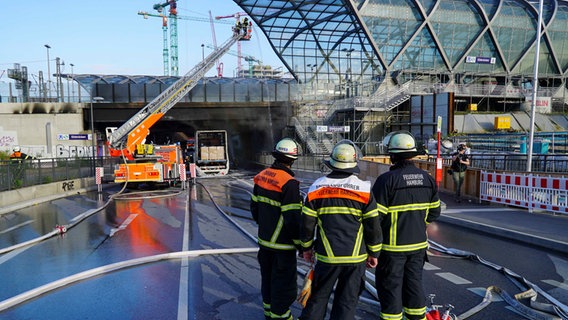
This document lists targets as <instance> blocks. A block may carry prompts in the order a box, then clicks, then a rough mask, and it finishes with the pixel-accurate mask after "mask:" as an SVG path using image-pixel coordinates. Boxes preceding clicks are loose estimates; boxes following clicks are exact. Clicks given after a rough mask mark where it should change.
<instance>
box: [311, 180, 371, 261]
mask: <svg viewBox="0 0 568 320" xmlns="http://www.w3.org/2000/svg"><path fill="white" fill-rule="evenodd" d="M316 225H317V230H318V231H317V236H316V235H315V229H316ZM314 237H315V240H314ZM300 239H301V243H302V247H303V248H304V249H311V248H312V247H314V249H315V253H316V258H317V260H318V261H320V262H324V263H328V264H357V263H361V262H364V261H365V260H366V259H367V257H368V254H370V255H372V256H374V257H378V256H379V253H380V250H381V245H382V237H381V229H380V216H379V212H378V209H377V203H376V202H375V198H374V196H373V195H372V194H371V183H370V182H369V181H363V180H361V179H359V178H358V177H357V176H355V175H351V174H347V173H340V172H332V173H331V174H329V175H327V176H325V177H322V178H319V179H318V180H316V181H315V182H314V183H313V184H312V185H311V186H310V189H309V191H308V194H307V196H306V199H305V201H304V208H303V210H302V230H301V235H300Z"/></svg>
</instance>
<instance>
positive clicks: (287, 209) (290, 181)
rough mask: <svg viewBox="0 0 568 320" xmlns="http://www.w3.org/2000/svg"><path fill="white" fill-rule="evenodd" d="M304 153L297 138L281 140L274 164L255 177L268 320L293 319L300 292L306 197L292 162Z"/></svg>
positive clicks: (254, 203) (255, 210)
mask: <svg viewBox="0 0 568 320" xmlns="http://www.w3.org/2000/svg"><path fill="white" fill-rule="evenodd" d="M300 153H301V148H300V146H299V145H298V144H297V143H296V141H294V140H293V139H289V138H284V139H282V140H280V141H279V142H278V143H277V144H276V146H275V148H274V151H273V152H272V156H273V157H274V159H275V160H274V163H273V164H272V166H271V167H270V168H267V169H265V170H263V171H261V172H260V173H259V174H258V175H256V176H255V177H254V189H253V195H252V198H251V203H250V210H251V213H252V216H253V218H254V220H255V221H256V223H257V224H258V245H259V251H258V262H259V264H260V274H261V293H262V304H263V307H264V316H265V318H266V319H292V314H291V312H290V306H291V305H292V303H293V302H294V300H295V299H296V295H297V278H296V277H297V275H296V272H297V270H296V265H297V260H296V250H297V249H301V247H300V245H299V244H300V242H299V234H300V220H301V212H302V196H301V195H300V182H299V181H298V180H296V179H295V178H294V172H293V171H292V170H291V167H292V164H293V163H294V161H295V160H296V159H297V158H298V155H299V154H300Z"/></svg>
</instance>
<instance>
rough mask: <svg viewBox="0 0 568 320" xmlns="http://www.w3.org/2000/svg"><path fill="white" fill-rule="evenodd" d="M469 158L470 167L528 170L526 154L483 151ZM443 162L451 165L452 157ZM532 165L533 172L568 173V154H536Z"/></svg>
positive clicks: (431, 157)
mask: <svg viewBox="0 0 568 320" xmlns="http://www.w3.org/2000/svg"><path fill="white" fill-rule="evenodd" d="M469 159H470V166H469V167H470V168H475V169H480V170H498V171H513V172H514V171H516V172H526V169H527V155H526V154H518V153H517V154H515V153H511V154H499V153H481V154H470V155H469ZM428 161H429V162H435V161H436V156H434V155H430V156H429V157H428ZM443 163H444V164H445V165H448V166H450V165H451V164H452V159H451V157H444V158H443ZM531 165H532V168H531V171H532V172H541V173H561V174H566V173H568V154H566V155H563V154H534V155H533V157H532V162H531Z"/></svg>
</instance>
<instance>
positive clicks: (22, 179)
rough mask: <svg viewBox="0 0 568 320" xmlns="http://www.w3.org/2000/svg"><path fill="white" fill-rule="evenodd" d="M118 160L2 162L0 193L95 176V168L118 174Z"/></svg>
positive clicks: (62, 159) (0, 163) (86, 159)
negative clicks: (115, 167) (115, 170)
mask: <svg viewBox="0 0 568 320" xmlns="http://www.w3.org/2000/svg"><path fill="white" fill-rule="evenodd" d="M119 160H120V159H116V158H97V159H95V161H93V159H92V158H41V159H27V160H3V161H0V191H6V190H13V189H19V188H24V187H30V186H34V185H38V184H46V183H51V182H57V181H65V180H71V179H78V178H87V177H94V176H95V167H100V166H103V167H104V168H105V172H107V173H112V172H114V165H115V164H116V163H117V161H119Z"/></svg>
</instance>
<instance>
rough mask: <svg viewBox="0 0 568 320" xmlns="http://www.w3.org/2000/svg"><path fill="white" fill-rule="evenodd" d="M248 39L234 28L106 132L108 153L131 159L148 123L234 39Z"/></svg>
mask: <svg viewBox="0 0 568 320" xmlns="http://www.w3.org/2000/svg"><path fill="white" fill-rule="evenodd" d="M249 39H250V32H245V33H241V32H234V33H233V35H232V37H231V38H229V39H228V40H227V41H225V43H223V44H222V45H220V46H219V47H218V48H217V49H215V50H214V51H213V52H211V53H210V54H209V55H208V56H207V57H206V58H205V59H204V60H203V61H201V62H200V63H198V64H197V65H196V66H195V67H193V69H191V70H190V71H189V72H188V73H187V74H186V75H185V76H183V77H181V78H180V79H179V80H178V81H176V82H175V83H174V84H172V85H171V86H170V87H168V88H167V89H166V90H165V91H163V92H162V93H161V94H160V95H158V96H157V97H156V98H154V100H152V101H151V102H150V103H148V105H146V106H145V107H144V108H142V109H141V110H140V111H138V112H137V113H136V114H135V115H134V116H132V118H130V119H129V120H128V121H126V122H125V123H124V124H123V125H122V126H120V127H119V128H118V129H116V130H114V131H113V132H111V133H110V134H109V136H108V142H109V146H110V147H111V150H110V154H111V156H120V155H122V154H124V155H125V156H126V157H127V158H128V159H130V160H132V159H134V151H135V150H136V145H138V144H142V143H143V142H144V140H145V139H146V137H147V136H148V134H149V132H150V127H152V125H154V124H155V123H156V122H157V121H158V120H160V118H162V116H163V115H164V114H165V113H166V112H168V110H170V109H171V108H172V107H173V106H174V105H175V104H176V103H177V102H179V101H180V100H181V99H182V98H183V97H184V96H185V95H186V94H187V93H188V92H189V91H190V90H191V89H193V87H195V86H196V85H197V82H198V81H199V80H200V79H201V78H203V77H204V76H205V74H206V73H207V71H208V70H209V69H211V67H212V66H213V65H214V64H215V62H216V61H217V60H219V59H220V58H221V57H222V56H223V55H224V54H225V53H227V51H229V49H230V48H231V46H232V45H233V44H235V42H237V41H239V40H249Z"/></svg>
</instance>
